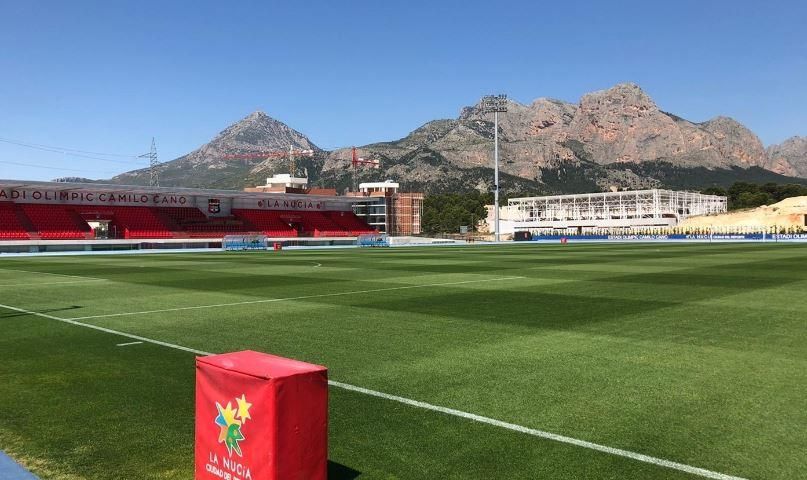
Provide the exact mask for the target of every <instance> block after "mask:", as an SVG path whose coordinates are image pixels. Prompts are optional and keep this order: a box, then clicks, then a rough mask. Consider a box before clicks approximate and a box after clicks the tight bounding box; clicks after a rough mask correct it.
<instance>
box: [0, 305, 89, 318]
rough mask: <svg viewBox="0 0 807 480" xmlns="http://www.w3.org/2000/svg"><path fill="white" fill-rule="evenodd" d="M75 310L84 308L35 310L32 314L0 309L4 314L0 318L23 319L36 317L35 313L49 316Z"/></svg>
mask: <svg viewBox="0 0 807 480" xmlns="http://www.w3.org/2000/svg"><path fill="white" fill-rule="evenodd" d="M77 308H84V307H81V306H79V305H71V306H69V307H64V308H51V309H48V310H37V311H35V312H33V313H26V312H18V311H16V310H6V309H4V308H2V307H0V312H4V313H0V318H14V317H25V316H27V315H36V314H37V313H44V314H49V313H56V312H66V311H68V310H75V309H77Z"/></svg>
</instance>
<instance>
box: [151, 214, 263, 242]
mask: <svg viewBox="0 0 807 480" xmlns="http://www.w3.org/2000/svg"><path fill="white" fill-rule="evenodd" d="M155 210H156V213H157V214H158V215H159V216H160V217H161V218H162V219H163V221H164V223H165V224H167V225H169V226H172V227H174V228H172V230H173V231H174V232H175V233H177V232H184V233H185V234H186V235H187V236H188V237H190V238H210V237H224V236H225V235H233V234H238V233H248V232H251V231H254V230H255V229H254V228H252V225H250V224H249V222H245V221H244V220H243V219H239V218H237V217H235V216H227V217H207V216H206V215H205V214H204V213H202V211H201V210H199V209H198V208H193V207H168V208H157V209H155Z"/></svg>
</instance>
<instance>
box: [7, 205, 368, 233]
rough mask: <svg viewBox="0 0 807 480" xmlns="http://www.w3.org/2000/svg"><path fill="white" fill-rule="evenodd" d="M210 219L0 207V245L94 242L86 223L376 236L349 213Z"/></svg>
mask: <svg viewBox="0 0 807 480" xmlns="http://www.w3.org/2000/svg"><path fill="white" fill-rule="evenodd" d="M231 213H232V215H229V216H224V217H221V216H219V217H208V216H207V215H205V214H204V213H203V212H202V211H201V210H199V209H198V208H194V207H135V206H92V205H90V206H71V205H54V204H29V203H11V202H0V240H25V239H30V238H33V239H43V240H73V239H76V240H77V239H90V238H93V237H94V234H93V230H92V228H91V227H90V225H89V224H88V222H107V223H108V224H109V227H110V228H109V231H110V232H111V233H110V237H111V238H115V237H117V238H125V239H162V238H217V237H222V238H223V237H224V236H226V235H238V234H246V233H258V232H260V233H262V234H264V235H267V236H269V237H297V236H313V237H348V236H358V235H362V234H367V233H373V232H375V230H374V229H373V228H372V227H370V226H369V225H367V224H366V223H365V222H364V221H362V220H361V219H360V218H359V217H357V216H356V215H354V214H353V212H348V211H344V212H339V211H333V212H332V211H326V212H307V211H292V210H257V209H233V210H232V212H231Z"/></svg>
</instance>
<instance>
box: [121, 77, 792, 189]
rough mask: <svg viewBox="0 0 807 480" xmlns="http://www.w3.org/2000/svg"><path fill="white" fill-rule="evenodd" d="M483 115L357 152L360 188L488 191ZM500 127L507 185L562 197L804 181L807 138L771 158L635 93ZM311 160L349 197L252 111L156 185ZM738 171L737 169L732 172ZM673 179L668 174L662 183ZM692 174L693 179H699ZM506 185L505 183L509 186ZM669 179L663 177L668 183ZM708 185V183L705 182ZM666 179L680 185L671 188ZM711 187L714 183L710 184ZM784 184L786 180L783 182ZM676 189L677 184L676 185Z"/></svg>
mask: <svg viewBox="0 0 807 480" xmlns="http://www.w3.org/2000/svg"><path fill="white" fill-rule="evenodd" d="M480 107H481V105H480V103H476V104H475V105H472V106H468V107H465V108H463V109H462V111H461V112H460V114H459V116H458V117H457V118H456V119H443V120H434V121H431V122H428V123H426V124H424V125H423V126H421V127H419V128H417V129H415V130H413V131H412V132H411V133H410V134H409V135H407V136H405V137H404V138H401V139H399V140H396V141H390V142H381V143H377V144H371V145H365V146H363V147H361V155H363V156H365V157H370V158H378V159H380V160H381V162H382V169H383V170H379V171H373V172H369V171H368V172H364V171H363V170H362V172H364V173H360V176H362V178H368V179H369V178H376V177H377V178H376V179H378V178H384V177H388V178H397V179H399V180H400V181H402V182H404V183H407V182H408V184H409V186H410V187H411V186H412V185H421V186H422V188H424V189H425V190H428V191H438V190H441V189H442V190H450V188H452V187H450V185H454V186H456V185H457V184H458V183H457V182H460V180H457V179H462V181H461V182H462V185H463V188H468V187H471V188H478V185H483V187H479V188H489V186H490V185H489V184H490V178H489V177H490V174H489V173H490V172H489V169H490V167H491V163H492V140H493V136H494V130H493V115H492V114H486V113H483V112H482V111H481V108H480ZM507 107H508V111H507V112H506V113H504V114H502V115H500V116H499V135H500V138H501V141H502V142H501V144H500V152H501V164H500V165H501V170H502V175H504V177H503V178H505V179H509V180H505V183H506V182H507V181H510V182H511V186H512V185H516V184H519V185H522V186H523V185H527V186H528V188H530V189H533V190H536V191H538V190H542V189H546V190H550V191H559V192H570V191H591V190H592V189H594V190H596V189H599V188H606V187H607V186H610V185H616V184H618V185H621V186H624V187H628V188H647V187H653V186H660V185H669V186H675V185H682V184H685V185H697V184H698V182H702V181H706V180H705V179H704V178H705V175H704V172H723V173H714V175H717V176H720V175H723V176H725V178H729V177H731V178H738V177H737V175H744V174H741V173H737V172H739V171H747V172H748V175H756V177H755V178H763V177H760V176H759V175H760V172H765V173H764V175H767V176H765V177H764V178H772V179H776V178H778V177H777V175H776V174H784V175H800V176H804V177H807V138H801V137H796V138H794V139H790V140H788V141H786V142H784V143H782V144H781V145H777V146H771V147H770V148H769V149H768V150H767V152H766V150H765V149H764V148H763V146H762V143H761V142H760V140H759V138H757V136H756V135H754V134H753V133H752V132H751V131H750V130H748V129H747V128H746V127H745V126H743V125H742V124H740V123H739V122H737V121H736V120H734V119H731V118H729V117H715V118H713V119H711V120H708V121H706V122H703V123H694V122H691V121H688V120H686V119H684V118H681V117H679V116H676V115H674V114H671V113H667V112H664V111H662V110H660V109H659V107H658V106H657V105H656V103H655V102H654V101H653V99H652V98H651V97H650V96H649V95H648V94H647V93H646V92H645V91H644V90H642V89H641V88H640V87H639V86H638V85H636V84H634V83H621V84H618V85H614V86H613V87H611V88H608V89H605V90H600V91H596V92H592V93H589V94H587V95H584V96H583V97H582V98H581V99H580V100H579V102H578V103H576V104H574V103H569V102H564V101H561V100H555V99H551V98H538V99H536V100H534V101H532V102H531V103H529V104H522V103H519V102H517V101H514V100H512V99H508V102H507ZM289 146H293V147H295V148H299V149H312V150H315V151H317V152H318V154H317V155H316V156H315V157H314V158H300V159H298V166H301V167H302V168H304V169H308V171H309V174H310V176H311V177H312V179H313V180H314V181H317V178H319V179H321V181H322V184H323V185H339V184H340V182H341V185H343V186H344V185H347V184H348V183H350V182H349V180H346V178H347V177H346V175H349V174H347V173H345V172H347V171H348V170H350V169H346V168H345V165H347V160H349V158H350V150H348V149H345V150H337V151H335V152H322V151H321V150H320V149H319V148H318V147H317V146H316V145H314V144H313V143H312V142H311V141H310V140H309V139H308V138H307V137H306V136H305V135H303V134H302V133H300V132H298V131H296V130H294V129H292V128H291V127H289V126H288V125H286V124H284V123H282V122H280V121H278V120H275V119H274V118H272V117H270V116H269V115H267V114H266V113H264V112H263V111H260V110H257V111H255V112H252V113H250V114H249V115H248V116H246V117H244V118H242V119H241V120H239V121H238V122H236V123H234V124H233V125H231V126H230V127H228V128H226V129H225V130H223V131H222V132H221V133H219V135H217V136H216V137H215V138H214V139H213V140H212V141H211V142H209V143H207V144H205V145H203V146H202V147H200V148H199V149H197V150H195V151H193V152H191V153H189V154H188V155H185V156H183V157H180V158H178V159H176V160H174V161H173V162H168V163H167V164H166V165H165V170H164V171H163V173H162V174H161V181H164V180H165V181H166V184H171V183H173V184H176V185H186V186H205V185H208V186H221V185H224V184H225V182H226V183H227V184H228V185H231V186H233V185H235V186H239V185H240V184H239V182H245V183H246V184H249V183H250V182H252V183H254V182H256V181H261V177H263V176H266V175H268V174H270V173H277V172H285V171H288V161H287V160H285V159H280V158H277V157H271V158H268V159H266V158H260V157H256V158H252V157H249V158H236V159H233V158H231V157H230V158H228V157H227V154H230V153H255V152H263V151H266V150H286V149H288V148H289ZM737 167H739V169H738V168H737ZM665 172H666V173H665ZM696 172H697V173H696ZM508 175H509V177H508ZM664 175H668V177H666V179H665V177H664ZM709 175H712V173H709ZM135 178H136V179H138V181H143V182H145V181H147V172H146V171H137V172H132V173H130V174H124V175H121V176H120V177H118V178H116V179H115V180H116V181H119V182H121V183H131V182H132V181H133V179H135ZM670 178H680V179H683V180H680V181H679V180H675V181H672V180H670ZM713 178H715V177H713ZM782 178H784V177H782ZM675 182H679V183H677V184H676V183H675Z"/></svg>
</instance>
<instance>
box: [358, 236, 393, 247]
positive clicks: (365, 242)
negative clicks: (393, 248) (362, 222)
mask: <svg viewBox="0 0 807 480" xmlns="http://www.w3.org/2000/svg"><path fill="white" fill-rule="evenodd" d="M356 245H358V246H359V247H389V238H388V237H387V235H386V234H383V233H370V234H366V235H359V237H358V239H357V240H356Z"/></svg>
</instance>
